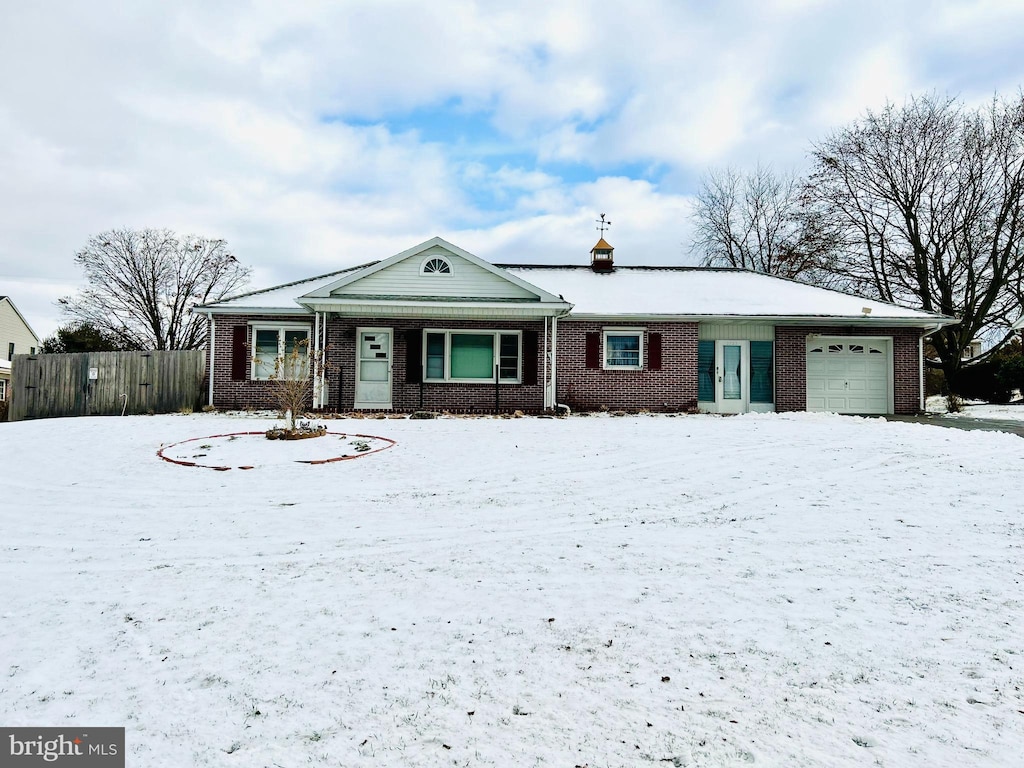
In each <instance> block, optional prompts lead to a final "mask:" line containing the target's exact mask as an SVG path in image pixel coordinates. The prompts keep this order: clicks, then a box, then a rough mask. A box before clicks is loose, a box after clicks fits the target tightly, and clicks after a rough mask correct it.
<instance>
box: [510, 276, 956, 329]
mask: <svg viewBox="0 0 1024 768" xmlns="http://www.w3.org/2000/svg"><path fill="white" fill-rule="evenodd" d="M502 266H504V268H505V269H506V270H508V271H509V272H511V273H512V274H514V275H516V276H518V277H519V278H521V279H523V280H526V281H527V282H529V283H533V284H534V285H537V286H539V287H541V288H544V289H546V290H548V291H550V292H551V293H554V294H557V295H561V296H564V297H565V299H566V300H567V301H571V302H572V303H573V305H574V306H573V310H572V314H573V315H574V316H580V315H592V316H595V317H610V316H614V315H621V316H637V317H641V316H650V315H670V316H713V317H757V316H767V317H787V318H788V317H808V318H815V317H828V318H834V317H841V318H849V319H860V320H863V319H864V318H865V317H870V318H871V319H872V320H875V319H877V318H879V317H884V318H894V319H901V320H906V321H913V320H920V321H928V320H932V319H934V320H936V321H941V320H942V319H943V318H942V316H941V315H934V314H931V313H928V312H921V311H918V310H914V309H908V308H906V307H900V306H897V305H895V304H886V303H884V302H881V301H871V300H869V299H862V298H860V297H858V296H851V295H849V294H846V293H840V292H839V291H832V290H828V289H825V288H818V287H816V286H813V285H806V284H804V283H798V282H795V281H793V280H785V279H782V278H778V277H772V276H770V275H763V274H760V273H756V272H748V271H745V270H736V269H704V268H695V267H617V268H616V269H615V270H614V271H613V272H606V273H597V272H594V271H593V270H592V269H590V267H574V266H562V267H550V266H539V265H502ZM865 308H867V309H870V310H871V312H870V313H865V312H864V309H865Z"/></svg>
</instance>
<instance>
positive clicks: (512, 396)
mask: <svg viewBox="0 0 1024 768" xmlns="http://www.w3.org/2000/svg"><path fill="white" fill-rule="evenodd" d="M250 321H259V322H264V321H265V322H268V323H273V322H275V321H277V322H309V324H310V327H311V328H313V327H314V323H313V316H312V315H297V316H280V315H277V316H266V315H244V316H242V315H239V316H232V315H219V316H218V317H217V319H216V324H215V325H216V344H215V354H216V358H217V359H216V363H215V366H214V376H215V383H214V405H216V406H217V407H218V408H261V409H262V408H274V407H275V405H274V401H273V399H272V396H271V387H272V385H271V384H270V382H266V381H250V380H248V379H247V380H245V381H232V380H231V347H232V333H233V328H234V326H235V325H243V326H244V325H247V324H248V323H249V322H250ZM356 328H391V329H392V333H393V346H392V349H393V352H392V358H391V377H392V405H393V409H394V410H396V411H414V410H419V409H420V407H421V404H420V385H419V384H408V383H406V370H405V357H406V344H405V333H406V331H407V330H410V329H414V330H422V329H423V328H453V329H455V328H458V329H477V328H479V329H486V330H516V331H521V330H534V331H536V332H537V333H538V336H539V342H538V347H541V346H543V339H544V324H543V322H541V321H536V322H509V321H500V322H499V321H493V322H492V321H469V320H466V321H463V320H458V321H454V322H451V321H449V322H440V321H437V320H381V319H379V318H377V319H371V318H340V319H332V320H331V321H330V322H329V324H328V327H327V364H328V368H327V393H328V404H327V410H329V411H349V410H351V409H352V404H353V402H355V360H356ZM542 355H543V351H542V350H538V355H537V357H538V359H537V371H538V375H537V378H538V381H537V384H535V385H529V386H528V385H525V384H502V385H501V387H500V388H499V407H500V410H502V411H514V410H522V411H527V412H539V411H541V410H542V409H543V407H544V388H543V382H542V381H541V379H542V378H543V363H542V359H543V358H542ZM422 391H423V398H422V408H423V409H425V410H434V411H442V410H444V411H456V412H460V413H473V412H484V413H491V412H493V411H494V393H495V387H494V383H493V382H491V383H484V384H423V385H422Z"/></svg>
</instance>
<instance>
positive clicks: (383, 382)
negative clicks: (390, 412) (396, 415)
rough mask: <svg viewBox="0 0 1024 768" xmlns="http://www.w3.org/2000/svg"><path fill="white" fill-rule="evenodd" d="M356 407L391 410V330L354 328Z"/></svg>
mask: <svg viewBox="0 0 1024 768" xmlns="http://www.w3.org/2000/svg"><path fill="white" fill-rule="evenodd" d="M354 406H355V407H356V408H380V409H388V408H391V329H390V328H357V329H356V397H355V403H354Z"/></svg>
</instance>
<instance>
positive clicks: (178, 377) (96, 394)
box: [7, 349, 206, 421]
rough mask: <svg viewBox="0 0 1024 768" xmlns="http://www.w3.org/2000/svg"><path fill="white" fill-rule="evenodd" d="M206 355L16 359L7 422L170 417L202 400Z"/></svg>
mask: <svg viewBox="0 0 1024 768" xmlns="http://www.w3.org/2000/svg"><path fill="white" fill-rule="evenodd" d="M205 369H206V353H205V352H204V351H203V350H201V349H190V350H175V351H168V352H77V353H73V354H67V355H15V356H14V360H12V361H11V402H10V410H9V411H8V414H7V418H8V419H9V420H10V421H19V420H21V419H43V418H48V417H53V416H119V415H121V413H122V412H123V413H125V414H129V413H130V414H138V413H172V412H174V411H180V410H182V409H185V408H193V409H194V408H198V407H199V406H200V405H201V404H202V401H203V394H204V393H203V378H204V376H205Z"/></svg>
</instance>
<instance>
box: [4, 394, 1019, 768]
mask: <svg viewBox="0 0 1024 768" xmlns="http://www.w3.org/2000/svg"><path fill="white" fill-rule="evenodd" d="M271 423H272V422H271V421H270V420H259V419H252V418H248V419H243V418H240V417H230V416H216V415H198V414H197V415H193V416H157V417H128V418H105V419H104V418H81V419H62V420H56V419H55V420H47V421H35V422H20V423H15V424H3V425H0V452H2V456H3V470H2V475H0V497H2V498H3V500H4V503H3V505H2V507H0V596H2V600H0V722H2V723H3V724H5V725H11V726H13V725H65V724H74V723H78V724H81V725H123V726H125V727H126V728H127V736H128V743H129V759H128V764H129V765H131V766H142V767H145V768H157V767H162V766H167V767H168V768H170V767H172V766H173V768H181V767H182V766H193V765H194V766H240V767H242V766H244V768H253V767H259V766H299V765H318V766H319V765H322V766H435V765H452V766H503V767H505V766H535V765H548V766H559V767H562V766H567V767H570V768H571V767H572V766H589V768H597V766H638V765H653V766H660V765H693V766H730V765H744V764H747V763H750V762H753V763H755V764H760V765H770V766H861V765H884V766H907V765H920V766H930V767H933V766H968V765H969V766H988V765H1006V766H1016V765H1020V764H1021V760H1022V754H1024V691H1022V688H1024V597H1022V586H1021V585H1022V581H1024V515H1022V514H1021V512H1022V507H1024V500H1022V490H1024V481H1022V480H1021V474H1020V467H1021V465H1022V460H1024V440H1021V438H1019V437H1015V436H1011V435H1007V434H1002V433H992V432H962V431H959V430H952V429H939V428H936V427H932V426H928V425H920V424H902V423H890V422H886V421H885V420H882V419H856V418H842V417H836V416H827V415H809V414H794V415H749V416H742V417H733V418H718V417H713V416H689V417H677V418H668V417H642V416H641V417H626V418H610V417H602V418H593V417H592V418H579V417H574V418H571V419H565V420H545V419H515V420H496V419H442V420H436V421H410V420H392V419H389V420H380V421H376V420H362V421H337V422H331V423H330V427H331V429H332V430H337V431H339V432H346V433H365V434H374V435H380V436H384V437H388V438H391V439H394V440H396V441H397V445H396V446H395V447H393V448H390V449H388V450H384V451H381V452H379V453H372V454H368V455H366V456H363V457H361V458H359V459H357V460H352V461H340V462H337V463H331V464H323V465H308V464H300V463H282V462H281V461H279V458H280V455H281V454H280V453H278V451H279V449H280V448H281V444H280V443H276V442H270V441H266V440H262V439H259V438H252V440H251V449H252V453H251V461H248V463H247V464H246V465H247V466H249V465H251V466H253V467H254V468H253V469H250V470H239V469H233V470H230V471H223V472H215V471H212V470H210V469H200V468H189V467H182V466H177V465H174V464H170V463H167V462H164V461H161V460H160V459H158V458H157V456H156V451H157V449H158V448H160V446H161V445H162V444H171V443H175V442H178V441H181V440H185V439H187V438H191V437H203V436H208V435H217V434H224V433H228V432H238V431H249V430H259V429H262V428H264V427H266V426H269V425H270V424H271ZM321 439H323V438H321ZM237 449H238V446H237V445H236V446H233V447H232V450H237ZM303 450H305V448H304V449H303ZM244 458H245V457H243V459H244Z"/></svg>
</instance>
